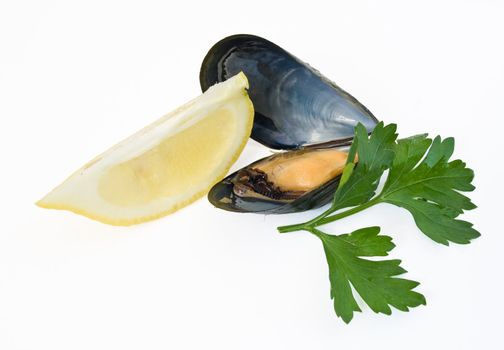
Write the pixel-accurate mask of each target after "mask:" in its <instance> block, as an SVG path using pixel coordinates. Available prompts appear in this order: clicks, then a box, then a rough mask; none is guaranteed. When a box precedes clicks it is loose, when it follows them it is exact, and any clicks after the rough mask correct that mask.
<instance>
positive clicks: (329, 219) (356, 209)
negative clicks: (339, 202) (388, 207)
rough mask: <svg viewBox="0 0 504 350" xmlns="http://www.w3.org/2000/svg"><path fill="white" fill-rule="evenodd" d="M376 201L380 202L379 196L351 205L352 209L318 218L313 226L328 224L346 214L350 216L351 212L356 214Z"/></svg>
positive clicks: (376, 202) (344, 216)
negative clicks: (354, 205)
mask: <svg viewBox="0 0 504 350" xmlns="http://www.w3.org/2000/svg"><path fill="white" fill-rule="evenodd" d="M378 203H380V197H379V196H378V197H375V198H373V199H371V200H370V201H369V202H366V203H364V204H361V205H358V206H356V207H353V208H352V209H349V210H345V211H343V212H341V213H338V214H334V215H331V216H326V217H323V218H321V219H320V220H318V221H317V223H316V225H315V226H322V225H325V224H328V223H330V222H333V221H336V220H340V219H343V218H346V217H347V216H350V215H353V214H357V213H358V212H360V211H363V210H366V209H367V208H370V207H372V206H373V205H375V204H378Z"/></svg>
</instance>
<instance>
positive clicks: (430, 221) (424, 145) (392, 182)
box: [379, 135, 480, 245]
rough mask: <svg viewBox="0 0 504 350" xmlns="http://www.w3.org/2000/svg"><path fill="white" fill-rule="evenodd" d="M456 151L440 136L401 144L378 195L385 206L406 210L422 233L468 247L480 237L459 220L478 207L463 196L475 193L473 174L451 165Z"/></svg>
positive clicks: (458, 163)
mask: <svg viewBox="0 0 504 350" xmlns="http://www.w3.org/2000/svg"><path fill="white" fill-rule="evenodd" d="M453 148H454V140H453V138H447V139H445V140H441V138H440V137H439V136H438V137H436V138H435V139H434V141H432V140H430V139H428V138H427V137H426V136H425V135H423V136H417V137H413V138H408V139H404V140H400V141H399V142H398V144H397V147H396V156H395V158H394V162H393V165H392V168H391V169H390V172H389V176H388V178H387V182H386V183H385V186H384V188H383V191H382V193H381V194H380V195H379V197H380V200H381V201H382V202H387V203H390V204H394V205H397V206H399V207H402V208H405V209H407V210H408V211H409V212H410V213H411V214H412V215H413V218H414V219H415V222H416V224H417V226H418V227H419V228H420V230H421V231H422V232H423V233H425V234H426V235H427V236H429V237H430V238H431V239H433V240H434V241H436V242H438V243H442V244H446V245H448V242H455V243H460V244H465V243H469V242H470V240H471V239H474V238H476V237H478V236H479V235H480V234H479V232H478V231H476V230H475V229H474V228H472V224H471V223H468V222H466V221H462V220H457V219H456V217H457V216H458V215H460V214H462V213H463V212H464V210H470V209H474V208H476V206H475V205H474V204H473V203H472V202H471V200H470V199H469V198H468V197H466V196H464V195H463V194H461V193H460V191H472V190H473V189H474V186H473V185H472V184H471V181H472V179H473V177H474V173H473V171H472V170H471V169H469V168H467V167H466V165H465V163H464V162H462V161H460V160H454V161H451V162H449V159H450V157H451V155H452V153H453ZM426 152H427V154H426ZM424 155H425V158H424V159H423V160H422V161H421V162H420V159H422V157H424Z"/></svg>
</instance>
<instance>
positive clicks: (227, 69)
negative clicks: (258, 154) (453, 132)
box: [200, 34, 377, 149]
mask: <svg viewBox="0 0 504 350" xmlns="http://www.w3.org/2000/svg"><path fill="white" fill-rule="evenodd" d="M240 71H243V72H244V73H245V75H246V76H247V78H248V80H249V84H250V88H249V91H248V92H249V96H250V98H251V100H252V102H253V103H254V108H255V119H254V127H253V130H252V135H251V137H252V138H253V139H254V140H256V141H258V142H260V143H262V144H264V145H266V146H268V147H270V148H274V149H293V148H299V147H302V146H305V145H311V144H320V143H330V144H335V145H338V144H342V143H345V142H347V141H348V140H349V139H351V138H352V137H353V134H354V127H355V126H356V125H357V123H359V122H360V123H362V124H363V125H364V126H365V127H366V128H367V129H368V131H371V130H372V129H373V127H374V126H375V125H376V123H377V120H376V118H375V117H374V116H373V114H371V112H370V111H369V110H368V109H367V108H366V107H364V106H363V105H362V104H361V103H360V102H359V101H357V100H356V99H355V98H354V97H352V96H351V95H350V94H348V93H347V92H345V91H344V90H343V89H341V88H340V87H338V86H337V85H336V84H335V83H333V82H331V81H330V80H329V79H327V78H325V77H324V76H323V75H321V74H320V73H319V72H318V71H316V70H315V69H313V68H312V67H310V66H309V65H308V64H306V63H304V62H302V61H301V60H299V59H297V58H296V57H294V56H293V55H291V54H290V53H288V52H287V51H285V50H284V49H282V48H281V47H279V46H278V45H275V44H274V43H272V42H270V41H268V40H266V39H263V38H260V37H258V36H254V35H246V34H240V35H233V36H230V37H227V38H225V39H223V40H221V41H219V42H218V43H217V44H215V45H214V46H213V47H212V48H211V49H210V51H209V52H208V54H207V55H206V57H205V59H204V60H203V63H202V66H201V71H200V84H201V88H202V90H203V91H206V90H207V89H208V88H209V87H210V86H212V85H214V84H216V83H218V82H221V81H224V80H226V79H228V78H230V77H232V76H234V75H235V74H237V73H239V72H240Z"/></svg>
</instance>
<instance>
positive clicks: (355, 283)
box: [313, 227, 425, 323]
mask: <svg viewBox="0 0 504 350" xmlns="http://www.w3.org/2000/svg"><path fill="white" fill-rule="evenodd" d="M313 233H314V234H315V235H316V236H318V237H319V238H320V240H321V241H322V244H323V245H324V251H325V254H326V258H327V263H328V264H329V279H330V281H331V298H332V299H334V310H335V311H336V315H338V316H339V317H341V318H342V319H343V321H345V322H346V323H349V322H350V321H351V320H352V318H353V314H354V312H355V311H361V310H360V308H359V306H358V305H357V302H356V301H355V298H354V296H353V293H352V287H353V288H354V289H355V290H356V291H357V293H359V295H360V296H361V297H362V299H364V301H365V302H366V304H368V305H369V307H370V308H371V309H372V310H373V311H374V312H377V313H384V314H387V315H390V314H391V313H392V310H391V309H390V305H391V306H393V307H395V308H396V309H399V310H401V311H408V308H410V307H415V306H418V305H422V304H423V305H425V297H424V296H423V295H422V294H420V293H417V292H415V291H413V290H412V289H414V288H415V287H416V286H418V285H419V283H418V282H415V281H410V280H407V279H402V278H396V277H394V276H397V275H401V274H403V273H405V272H406V270H404V269H403V268H402V267H400V266H399V264H400V263H401V261H400V260H380V261H376V260H367V259H363V258H362V257H366V256H386V255H387V254H388V252H389V251H390V250H392V248H394V244H393V243H392V238H390V237H388V236H379V235H378V234H379V233H380V228H379V227H366V228H362V229H360V230H357V231H354V232H352V233H350V234H343V235H339V236H333V235H328V234H326V233H324V232H322V231H319V230H317V229H314V230H313Z"/></svg>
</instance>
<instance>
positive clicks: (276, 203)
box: [208, 147, 348, 214]
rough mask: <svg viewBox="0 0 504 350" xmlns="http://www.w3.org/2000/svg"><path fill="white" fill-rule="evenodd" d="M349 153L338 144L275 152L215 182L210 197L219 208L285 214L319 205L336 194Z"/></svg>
mask: <svg viewBox="0 0 504 350" xmlns="http://www.w3.org/2000/svg"><path fill="white" fill-rule="evenodd" d="M347 156H348V153H347V152H346V151H345V150H343V149H341V148H337V147H331V148H307V149H300V150H293V151H288V152H281V153H276V154H274V155H272V156H269V157H266V158H263V159H261V160H258V161H256V162H254V163H252V164H250V165H248V166H246V167H245V168H243V169H240V170H238V171H237V172H235V173H233V174H231V175H229V176H228V177H226V178H225V179H224V180H222V181H221V182H219V183H218V184H216V185H215V186H214V187H213V188H212V189H211V191H210V193H209V195H208V198H209V200H210V202H211V203H212V204H213V205H215V206H216V207H218V208H222V209H226V210H230V211H237V212H260V213H270V214H273V213H274V214H283V213H290V212H298V211H303V210H307V209H311V208H316V207H319V206H321V205H324V204H326V203H327V202H328V201H330V200H331V198H332V196H333V195H334V190H335V188H336V187H337V185H338V184H339V179H340V177H341V173H342V172H343V168H344V167H345V164H346V161H347Z"/></svg>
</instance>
